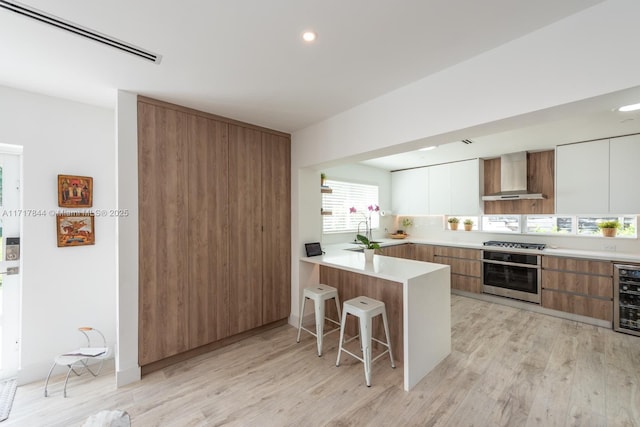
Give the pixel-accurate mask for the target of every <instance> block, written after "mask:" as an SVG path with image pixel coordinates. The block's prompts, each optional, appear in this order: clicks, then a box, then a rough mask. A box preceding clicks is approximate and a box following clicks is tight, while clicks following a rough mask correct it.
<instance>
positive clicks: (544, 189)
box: [484, 150, 555, 215]
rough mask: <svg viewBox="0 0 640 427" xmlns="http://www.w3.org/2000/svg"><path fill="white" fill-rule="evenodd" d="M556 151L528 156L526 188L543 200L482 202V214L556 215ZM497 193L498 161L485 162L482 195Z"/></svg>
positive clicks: (529, 154) (498, 182) (498, 188)
mask: <svg viewBox="0 0 640 427" xmlns="http://www.w3.org/2000/svg"><path fill="white" fill-rule="evenodd" d="M554 165H555V151H553V150H549V151H539V152H534V153H527V188H528V190H529V191H530V192H534V193H542V194H544V195H545V196H546V199H542V200H496V201H485V202H484V213H485V215H499V214H553V213H554V212H555V188H554V176H555V166H554ZM499 191H500V158H495V159H489V160H485V161H484V195H488V194H494V193H498V192H499Z"/></svg>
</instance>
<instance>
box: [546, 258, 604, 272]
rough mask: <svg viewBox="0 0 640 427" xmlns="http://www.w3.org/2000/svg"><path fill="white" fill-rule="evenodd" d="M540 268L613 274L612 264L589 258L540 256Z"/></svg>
mask: <svg viewBox="0 0 640 427" xmlns="http://www.w3.org/2000/svg"><path fill="white" fill-rule="evenodd" d="M542 268H543V269H549V270H560V271H575V272H577V273H585V274H598V275H602V276H613V265H612V264H611V263H610V262H609V261H593V260H590V259H576V258H563V257H555V256H548V255H545V256H543V257H542Z"/></svg>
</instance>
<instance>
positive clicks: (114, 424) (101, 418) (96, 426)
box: [82, 410, 131, 427]
mask: <svg viewBox="0 0 640 427" xmlns="http://www.w3.org/2000/svg"><path fill="white" fill-rule="evenodd" d="M130 425H131V420H130V419H129V414H127V413H126V412H125V411H120V410H115V411H100V412H98V413H97V414H95V415H91V416H90V417H89V418H88V419H87V421H85V423H84V424H83V425H82V427H129V426H130Z"/></svg>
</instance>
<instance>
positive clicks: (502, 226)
mask: <svg viewBox="0 0 640 427" xmlns="http://www.w3.org/2000/svg"><path fill="white" fill-rule="evenodd" d="M482 231H494V232H498V233H520V215H485V216H483V217H482Z"/></svg>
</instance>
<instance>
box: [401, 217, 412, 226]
mask: <svg viewBox="0 0 640 427" xmlns="http://www.w3.org/2000/svg"><path fill="white" fill-rule="evenodd" d="M412 225H413V220H412V219H411V218H402V226H403V227H404V228H409V227H411V226H412Z"/></svg>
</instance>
